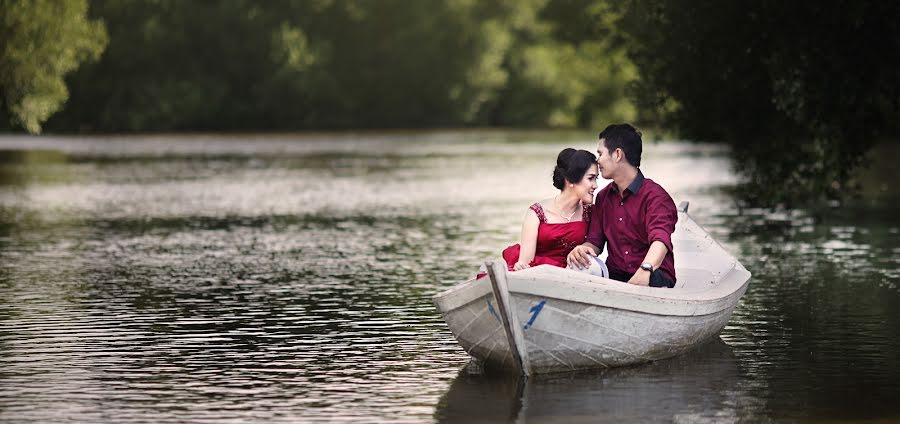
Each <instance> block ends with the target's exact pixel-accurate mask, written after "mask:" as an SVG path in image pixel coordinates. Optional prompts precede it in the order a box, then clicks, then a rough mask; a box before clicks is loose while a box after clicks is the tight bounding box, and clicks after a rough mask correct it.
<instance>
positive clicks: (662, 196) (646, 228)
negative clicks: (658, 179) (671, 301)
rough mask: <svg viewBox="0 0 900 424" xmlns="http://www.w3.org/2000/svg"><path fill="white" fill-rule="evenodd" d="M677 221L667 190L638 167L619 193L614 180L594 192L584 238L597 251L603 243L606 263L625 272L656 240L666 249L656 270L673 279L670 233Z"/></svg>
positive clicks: (631, 270)
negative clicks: (607, 251)
mask: <svg viewBox="0 0 900 424" xmlns="http://www.w3.org/2000/svg"><path fill="white" fill-rule="evenodd" d="M677 220H678V211H677V209H675V202H674V201H673V200H672V197H671V196H669V193H667V192H666V190H665V189H663V188H662V186H660V185H659V184H657V183H655V182H654V181H653V180H651V179H649V178H644V175H643V174H642V173H641V171H640V170H638V174H637V177H636V178H635V179H634V181H633V182H632V183H631V185H629V186H628V188H626V189H625V190H624V192H623V193H619V188H618V187H617V186H616V183H615V182H611V183H609V185H607V186H606V187H604V188H603V189H602V190H600V192H599V193H597V199H596V200H595V201H594V210H593V211H592V215H591V223H590V226H589V227H588V233H587V239H586V240H587V241H588V242H590V243H592V244H594V245H595V246H597V247H599V248H600V251H601V252H602V251H603V246H604V244H606V245H607V246H608V247H607V248H608V249H609V255H608V256H607V258H606V265H607V266H608V267H609V268H610V269H613V270H618V271H620V272H625V273H628V274H634V273H635V272H637V270H638V268H639V267H640V266H641V263H643V261H644V257H645V256H647V251H648V250H650V244H651V243H653V242H654V241H656V240H659V241H661V242H662V243H663V244H665V245H666V248H667V249H669V251H668V253H666V257H665V259H663V262H662V265H660V267H659V268H658V270H657V271H660V272H662V273H663V275H664V276H666V278H668V279H670V280H672V281H673V282H674V281H675V255H674V254H673V252H672V233H673V232H674V231H675V222H676V221H677Z"/></svg>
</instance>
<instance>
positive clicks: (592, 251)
mask: <svg viewBox="0 0 900 424" xmlns="http://www.w3.org/2000/svg"><path fill="white" fill-rule="evenodd" d="M599 254H600V248H599V247H597V246H595V245H594V244H593V243H591V242H589V241H586V242H584V243H582V244H580V245H578V246H575V248H574V249H572V251H571V252H569V256H568V257H566V262H568V263H569V265H571V266H574V267H576V268H578V269H583V268H590V266H591V257H595V256H597V255H599Z"/></svg>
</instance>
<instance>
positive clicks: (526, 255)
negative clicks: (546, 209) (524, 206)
mask: <svg viewBox="0 0 900 424" xmlns="http://www.w3.org/2000/svg"><path fill="white" fill-rule="evenodd" d="M540 223H541V222H540V220H539V219H538V217H537V214H535V213H534V211H533V210H531V209H528V211H526V212H525V220H524V221H523V222H522V238H521V240H520V241H519V246H521V249H520V250H519V260H518V261H517V262H516V264H515V265H514V266H513V270H515V271H518V270H520V269H525V268H529V267H530V266H531V265H530V264H531V261H533V260H534V253H535V250H536V249H537V233H538V225H540Z"/></svg>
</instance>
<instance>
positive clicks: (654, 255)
mask: <svg viewBox="0 0 900 424" xmlns="http://www.w3.org/2000/svg"><path fill="white" fill-rule="evenodd" d="M667 253H669V248H667V247H666V245H665V244H664V243H663V242H661V241H659V240H656V241H654V242H653V243H651V244H650V249H649V250H648V251H647V256H644V261H643V262H641V263H644V262H650V264H651V265H653V269H654V270H656V269H657V268H659V266H660V265H662V261H663V259H665V258H666V254H667ZM628 283H629V284H634V285H638V286H649V285H650V271H645V270H644V269H642V268H638V269H637V271H635V273H634V275H632V276H631V278H630V279H629V280H628Z"/></svg>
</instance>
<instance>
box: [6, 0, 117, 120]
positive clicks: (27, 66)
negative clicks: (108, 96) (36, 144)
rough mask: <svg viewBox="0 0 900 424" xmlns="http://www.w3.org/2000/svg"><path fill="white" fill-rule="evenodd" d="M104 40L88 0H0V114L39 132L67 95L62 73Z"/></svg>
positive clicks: (91, 53)
mask: <svg viewBox="0 0 900 424" xmlns="http://www.w3.org/2000/svg"><path fill="white" fill-rule="evenodd" d="M106 41H107V39H106V32H105V30H104V27H103V24H102V22H100V21H97V20H90V19H88V18H87V2H86V0H28V1H26V0H0V116H2V115H7V117H8V118H9V120H10V121H12V123H14V124H16V125H21V126H22V127H24V128H25V129H27V130H28V131H29V132H32V133H36V132H40V130H41V123H42V122H44V121H45V120H47V118H48V117H49V116H50V115H51V114H53V113H54V112H56V111H57V110H58V109H59V108H60V106H61V105H62V104H63V102H65V101H66V98H67V96H68V91H67V90H66V85H65V82H64V80H63V77H64V76H65V75H66V74H67V73H68V72H70V71H72V70H73V69H75V68H76V67H77V66H78V65H79V64H80V63H82V62H85V61H86V60H90V59H96V58H97V57H99V56H100V54H101V53H102V51H103V48H104V47H105V45H106Z"/></svg>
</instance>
